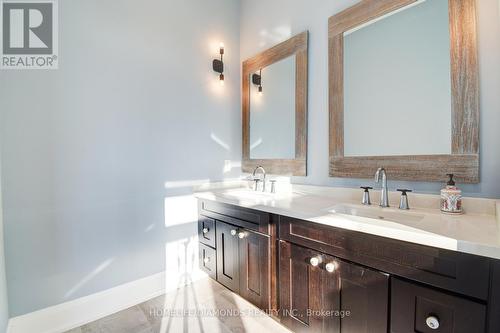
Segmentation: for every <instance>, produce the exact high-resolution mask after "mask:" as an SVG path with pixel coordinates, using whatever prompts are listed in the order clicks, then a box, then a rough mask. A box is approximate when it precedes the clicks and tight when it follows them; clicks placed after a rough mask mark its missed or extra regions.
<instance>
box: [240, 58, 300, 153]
mask: <svg viewBox="0 0 500 333" xmlns="http://www.w3.org/2000/svg"><path fill="white" fill-rule="evenodd" d="M295 58H296V57H295V56H291V57H288V58H286V59H283V60H281V61H278V62H276V63H274V64H272V65H269V66H268V67H265V68H262V69H261V70H260V71H259V72H256V73H252V74H250V76H249V78H248V79H249V80H250V158H251V159H294V158H295ZM260 90H261V91H260Z"/></svg>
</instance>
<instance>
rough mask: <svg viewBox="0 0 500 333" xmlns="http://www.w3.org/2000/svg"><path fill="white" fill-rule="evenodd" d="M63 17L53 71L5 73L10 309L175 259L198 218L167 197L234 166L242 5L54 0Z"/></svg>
mask: <svg viewBox="0 0 500 333" xmlns="http://www.w3.org/2000/svg"><path fill="white" fill-rule="evenodd" d="M59 22H60V29H59V38H60V41H59V48H60V57H59V58H60V62H59V70H56V71H8V72H7V71H5V72H2V73H1V74H0V133H1V140H0V141H1V142H2V144H1V154H2V177H3V178H2V179H3V194H4V196H3V203H4V224H5V236H6V258H7V278H8V286H9V295H10V297H9V300H10V310H11V315H12V316H17V315H21V314H24V313H27V312H31V311H34V310H37V309H41V308H44V307H47V306H50V305H54V304H58V303H61V302H65V301H68V300H71V299H75V298H78V297H81V296H84V295H89V294H92V293H95V292H97V291H101V290H104V289H108V288H111V287H114V286H116V285H119V284H122V283H126V282H129V281H133V280H136V279H139V278H141V277H145V276H148V275H152V274H155V273H158V272H161V271H163V270H165V266H166V262H167V261H168V260H169V259H172V258H174V259H175V263H177V260H178V259H177V258H178V257H177V253H176V252H169V251H170V250H169V248H168V244H172V243H174V242H181V243H182V242H184V241H185V240H186V242H187V240H189V239H190V238H191V237H194V236H195V235H196V223H195V220H196V216H194V217H192V214H191V215H189V214H188V215H187V216H188V218H189V219H188V220H182V219H183V217H182V216H181V217H180V219H181V220H182V221H183V223H170V222H169V221H167V220H168V217H169V216H170V215H172V214H173V212H171V209H173V208H172V207H173V206H172V204H169V205H167V201H168V199H169V198H170V197H172V196H176V195H180V194H185V193H189V189H188V188H189V184H190V182H191V181H193V180H220V179H223V178H226V177H234V176H235V175H238V174H239V171H240V170H239V168H238V167H237V166H238V163H234V164H232V163H230V162H229V161H239V160H240V156H241V149H240V142H241V130H240V122H241V116H240V102H239V101H240V90H239V87H240V74H239V73H240V66H239V59H240V56H239V1H234V0H210V1H206V0H144V1H135V0H120V1H116V0H105V1H102V0H73V1H59ZM221 41H222V42H224V43H225V46H226V55H225V60H226V73H225V74H226V80H227V82H226V85H225V86H224V87H220V85H219V83H218V76H217V75H216V74H215V73H214V72H213V71H212V69H211V64H212V59H213V58H216V57H217V56H218V46H219V42H221ZM231 165H233V166H234V165H235V166H236V168H234V169H232V170H231V169H230V166H231ZM228 166H229V167H228ZM181 181H182V182H181ZM165 183H168V186H166V185H165ZM181 201H182V200H181ZM173 202H174V203H175V202H176V201H175V200H174V201H173ZM187 202H188V204H190V203H191V201H189V199H187ZM190 207H191V206H190ZM181 208H182V207H181ZM181 208H180V209H181ZM165 210H166V211H165ZM176 213H179V212H176ZM166 217H167V218H166ZM181 245H182V244H181ZM181 245H178V246H177V245H176V248H177V249H180V248H181ZM166 253H167V254H166ZM190 253H191V256H194V255H193V251H192V250H191V252H190Z"/></svg>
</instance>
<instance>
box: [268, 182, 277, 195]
mask: <svg viewBox="0 0 500 333" xmlns="http://www.w3.org/2000/svg"><path fill="white" fill-rule="evenodd" d="M269 182H270V183H271V193H276V179H271V180H270V181H269Z"/></svg>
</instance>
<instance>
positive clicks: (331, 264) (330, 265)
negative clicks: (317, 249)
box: [325, 262, 337, 273]
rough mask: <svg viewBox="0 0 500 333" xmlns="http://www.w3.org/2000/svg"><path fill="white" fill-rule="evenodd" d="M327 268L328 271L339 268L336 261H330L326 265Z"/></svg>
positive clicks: (331, 271)
mask: <svg viewBox="0 0 500 333" xmlns="http://www.w3.org/2000/svg"><path fill="white" fill-rule="evenodd" d="M325 269H326V271H327V272H328V273H333V272H335V270H336V269H337V265H336V264H335V263H334V262H329V263H328V264H326V265H325Z"/></svg>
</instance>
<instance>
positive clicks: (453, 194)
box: [441, 173, 463, 214]
mask: <svg viewBox="0 0 500 333" xmlns="http://www.w3.org/2000/svg"><path fill="white" fill-rule="evenodd" d="M447 176H448V177H450V180H449V181H448V183H447V184H446V187H445V188H443V189H442V190H441V211H442V212H443V213H445V214H463V209H462V190H460V189H459V188H458V187H457V186H456V185H455V181H454V180H453V174H451V173H450V174H448V175H447Z"/></svg>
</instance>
